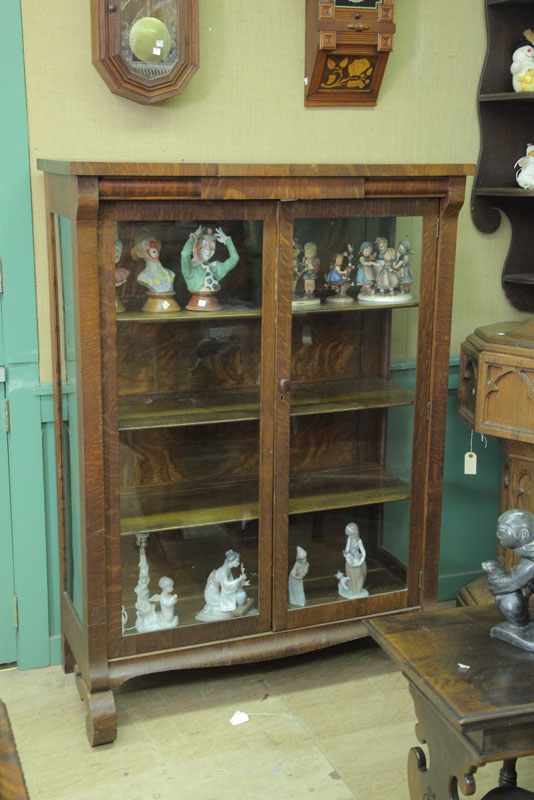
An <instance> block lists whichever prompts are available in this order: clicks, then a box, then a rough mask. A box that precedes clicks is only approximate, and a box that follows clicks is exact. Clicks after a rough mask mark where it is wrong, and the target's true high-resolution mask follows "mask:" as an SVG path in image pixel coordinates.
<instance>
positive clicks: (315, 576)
mask: <svg viewBox="0 0 534 800" xmlns="http://www.w3.org/2000/svg"><path fill="white" fill-rule="evenodd" d="M437 216H438V204H437V202H436V201H432V200H417V199H410V200H408V199H407V200H396V199H391V200H388V201H380V200H368V201H365V202H361V201H357V200H356V201H345V202H341V201H336V202H329V203H316V202H295V203H287V204H284V206H283V208H282V212H281V231H280V275H279V281H280V297H281V300H280V304H281V307H280V330H279V340H278V344H279V363H278V378H279V392H278V396H277V406H276V408H277V440H276V441H277V451H276V458H277V472H276V485H275V531H276V537H275V542H276V544H275V564H276V567H275V577H274V586H275V589H274V597H275V613H274V624H275V627H276V628H278V629H284V628H294V627H300V626H306V625H312V624H319V623H326V622H333V621H336V620H343V619H348V618H355V617H362V616H366V615H370V614H376V613H384V612H387V611H392V610H396V609H402V608H406V607H408V606H416V605H418V603H419V582H420V572H421V570H422V569H423V559H424V543H425V536H426V528H425V525H426V518H425V506H426V492H427V491H428V483H427V478H426V476H427V474H428V469H427V467H428V464H427V461H428V454H427V450H428V448H427V446H426V443H427V427H428V422H427V414H426V410H427V403H428V387H429V376H430V360H431V359H430V352H431V342H432V317H433V302H434V301H433V298H434V295H435V264H436V252H437V247H436V241H437V240H436V221H437ZM424 303H427V306H425V311H424V312H423V307H424ZM427 314H428V315H429V317H428V319H427ZM422 319H423V320H426V321H424V322H422V321H421V320H422ZM416 473H417V474H418V475H419V479H418V480H417V481H414V475H415V474H416Z"/></svg>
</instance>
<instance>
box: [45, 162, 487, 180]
mask: <svg viewBox="0 0 534 800" xmlns="http://www.w3.org/2000/svg"><path fill="white" fill-rule="evenodd" d="M37 167H38V169H40V170H43V171H44V172H52V173H56V174H59V175H89V176H122V177H145V178H148V177H174V176H176V177H180V176H184V177H186V176H193V175H195V176H200V177H212V178H217V177H240V176H242V177H275V176H276V177H307V178H313V177H356V178H358V177H370V178H372V177H391V178H393V177H399V178H402V177H406V178H410V177H422V176H430V177H434V176H436V177H439V176H452V175H474V174H475V165H474V164H191V163H187V164H186V163H183V162H153V161H152V162H140V161H66V160H65V161H63V160H53V159H51V160H49V159H45V158H39V159H37Z"/></svg>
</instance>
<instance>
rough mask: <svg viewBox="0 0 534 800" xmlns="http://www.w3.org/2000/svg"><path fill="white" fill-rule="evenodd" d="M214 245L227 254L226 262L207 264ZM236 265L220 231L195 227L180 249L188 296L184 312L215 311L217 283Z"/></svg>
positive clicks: (235, 256) (228, 241)
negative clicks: (223, 246) (225, 250)
mask: <svg viewBox="0 0 534 800" xmlns="http://www.w3.org/2000/svg"><path fill="white" fill-rule="evenodd" d="M216 242H220V243H221V244H224V245H225V246H226V248H227V250H228V256H229V257H228V258H227V259H226V261H211V259H212V258H213V256H214V255H215V247H216ZM238 261H239V254H238V252H237V250H236V249H235V245H234V243H233V241H232V239H231V238H230V236H227V235H226V234H225V233H224V231H223V229H222V228H212V227H210V226H207V225H206V226H204V225H199V227H198V228H197V229H196V231H195V232H194V233H190V234H189V239H188V240H187V242H186V243H185V244H184V246H183V248H182V275H183V276H184V279H185V282H186V284H187V288H188V289H189V291H190V292H191V299H190V300H189V302H188V304H187V306H186V309H187V310H188V311H217V310H218V309H219V308H221V304H220V303H219V301H218V300H217V298H216V297H215V295H216V294H217V292H218V291H219V288H220V284H219V281H220V280H221V279H222V278H224V276H225V275H226V274H227V273H228V272H230V270H232V269H233V268H234V267H235V265H236V264H237V262H238Z"/></svg>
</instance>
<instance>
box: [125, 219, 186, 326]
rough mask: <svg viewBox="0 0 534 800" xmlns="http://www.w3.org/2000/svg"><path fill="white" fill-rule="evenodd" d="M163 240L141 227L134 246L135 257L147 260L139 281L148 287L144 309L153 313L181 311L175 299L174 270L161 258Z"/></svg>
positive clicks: (133, 254) (138, 278) (138, 277)
mask: <svg viewBox="0 0 534 800" xmlns="http://www.w3.org/2000/svg"><path fill="white" fill-rule="evenodd" d="M160 250H161V242H160V241H159V239H156V237H155V236H153V235H152V234H151V233H150V231H147V230H146V229H141V230H140V231H138V233H137V235H136V237H135V244H134V246H133V248H132V256H133V258H136V259H139V260H141V261H144V262H145V268H144V270H143V271H142V272H140V273H139V275H138V276H137V282H138V283H140V284H141V285H142V286H145V287H146V288H147V289H148V296H147V299H146V302H145V304H144V306H143V311H147V312H153V313H170V312H171V311H179V310H180V307H179V305H178V303H177V302H176V300H174V291H173V284H174V277H175V276H174V272H173V271H172V270H171V269H167V268H166V267H164V266H163V265H162V263H161V261H160V260H159V254H160Z"/></svg>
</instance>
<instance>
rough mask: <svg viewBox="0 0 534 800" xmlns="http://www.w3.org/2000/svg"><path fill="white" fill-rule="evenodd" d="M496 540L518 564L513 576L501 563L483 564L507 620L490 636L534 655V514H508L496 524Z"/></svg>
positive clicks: (509, 512) (512, 511) (497, 602)
mask: <svg viewBox="0 0 534 800" xmlns="http://www.w3.org/2000/svg"><path fill="white" fill-rule="evenodd" d="M497 538H498V539H499V540H500V542H501V544H502V545H503V546H504V547H506V548H507V549H509V550H511V551H512V552H513V554H514V555H515V556H516V557H517V558H518V559H519V561H518V562H517V563H516V564H515V566H514V567H512V569H511V570H510V572H507V571H506V569H505V568H504V566H503V565H502V564H501V563H500V562H499V561H484V562H483V563H482V569H483V570H484V571H485V572H487V574H488V589H489V590H490V592H491V593H492V595H493V596H494V597H495V602H496V604H497V608H498V609H499V611H500V612H501V614H502V615H503V616H504V617H505V618H506V622H501V623H499V624H497V625H494V626H493V628H491V630H490V636H492V637H494V638H495V639H502V640H503V641H504V642H508V643H509V644H513V645H514V646H515V647H519V648H521V649H522V650H529V651H532V652H534V622H532V621H531V617H530V611H529V599H530V596H531V595H532V594H533V593H534V514H532V513H531V512H530V511H522V510H520V509H518V508H514V509H511V510H510V511H505V512H504V514H501V515H500V517H499V518H498V520H497Z"/></svg>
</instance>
